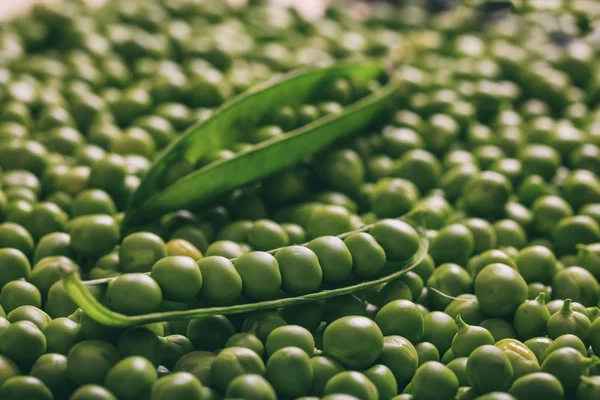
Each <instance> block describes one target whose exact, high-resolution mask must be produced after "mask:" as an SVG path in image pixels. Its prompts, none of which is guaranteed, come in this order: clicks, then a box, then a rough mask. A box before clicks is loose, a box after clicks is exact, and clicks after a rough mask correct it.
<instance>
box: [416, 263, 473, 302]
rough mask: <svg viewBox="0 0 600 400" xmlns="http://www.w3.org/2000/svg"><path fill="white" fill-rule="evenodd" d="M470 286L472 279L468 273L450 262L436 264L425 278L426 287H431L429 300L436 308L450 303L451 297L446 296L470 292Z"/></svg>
mask: <svg viewBox="0 0 600 400" xmlns="http://www.w3.org/2000/svg"><path fill="white" fill-rule="evenodd" d="M472 286H473V279H472V278H471V276H470V275H469V273H468V272H467V271H466V270H465V269H464V268H461V267H460V265H458V264H452V263H446V264H442V265H440V266H438V268H436V269H435V271H433V274H432V275H431V277H430V278H429V279H428V280H427V287H428V288H430V289H431V293H429V300H430V301H431V304H432V305H433V306H434V307H435V308H437V309H441V308H444V307H447V306H448V305H449V304H450V303H451V301H452V299H451V298H448V296H458V295H460V294H461V293H465V292H470V291H471V287H472ZM440 292H441V294H440Z"/></svg>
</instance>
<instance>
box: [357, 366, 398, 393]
mask: <svg viewBox="0 0 600 400" xmlns="http://www.w3.org/2000/svg"><path fill="white" fill-rule="evenodd" d="M364 374H365V376H366V377H367V378H368V379H369V380H370V381H371V382H372V383H373V384H374V385H375V387H376V388H377V394H378V395H379V398H380V399H391V398H392V397H394V396H395V395H396V394H398V384H397V383H396V378H395V377H394V374H393V373H392V371H390V369H389V368H388V367H386V366H385V365H381V364H378V365H374V366H372V367H371V368H369V369H367V370H366V371H365V372H364Z"/></svg>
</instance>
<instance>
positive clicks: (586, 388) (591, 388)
mask: <svg viewBox="0 0 600 400" xmlns="http://www.w3.org/2000/svg"><path fill="white" fill-rule="evenodd" d="M598 394H600V380H599V379H598V377H597V376H590V377H587V376H582V377H581V383H580V384H579V386H578V387H577V398H578V399H582V400H588V399H593V398H594V397H595V396H597V395H598Z"/></svg>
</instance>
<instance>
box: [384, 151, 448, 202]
mask: <svg viewBox="0 0 600 400" xmlns="http://www.w3.org/2000/svg"><path fill="white" fill-rule="evenodd" d="M393 174H394V176H396V177H399V178H403V179H406V180H409V181H411V182H413V183H414V184H415V185H416V186H417V188H418V189H419V190H420V191H422V192H427V191H429V190H431V189H433V188H435V187H436V186H437V183H438V180H439V178H440V176H441V174H442V166H441V164H440V162H439V161H438V159H437V158H436V157H435V156H434V155H433V154H431V153H429V152H428V151H425V150H421V149H415V150H410V151H408V152H406V153H404V154H403V155H402V157H400V159H398V160H397V161H396V162H395V165H394V167H393Z"/></svg>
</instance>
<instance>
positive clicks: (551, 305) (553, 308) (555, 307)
mask: <svg viewBox="0 0 600 400" xmlns="http://www.w3.org/2000/svg"><path fill="white" fill-rule="evenodd" d="M564 303H565V301H564V300H561V299H555V300H552V301H549V302H548V303H546V308H548V311H550V315H554V314H555V313H556V312H558V311H559V310H560V309H561V308H563V306H564ZM571 308H572V309H573V310H574V311H577V312H580V313H582V314H583V315H587V313H588V310H587V308H585V307H584V305H583V304H581V303H577V302H575V301H571Z"/></svg>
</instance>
